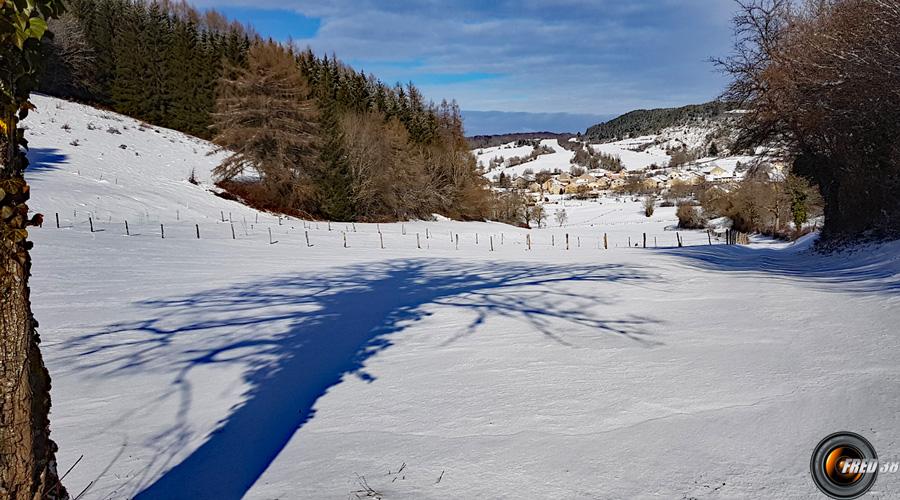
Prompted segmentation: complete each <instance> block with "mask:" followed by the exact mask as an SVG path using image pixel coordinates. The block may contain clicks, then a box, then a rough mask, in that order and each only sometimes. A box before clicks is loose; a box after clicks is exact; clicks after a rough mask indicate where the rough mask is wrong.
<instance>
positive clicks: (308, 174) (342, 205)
mask: <svg viewBox="0 0 900 500" xmlns="http://www.w3.org/2000/svg"><path fill="white" fill-rule="evenodd" d="M247 61H248V63H247V65H246V66H245V67H244V68H241V69H240V70H239V71H238V72H237V73H236V74H235V75H234V76H233V77H231V78H226V79H225V80H224V81H223V84H222V87H221V89H220V94H219V101H218V106H217V112H216V113H215V115H214V129H215V130H216V136H215V138H214V140H215V142H216V143H217V144H219V145H220V146H221V147H223V148H224V149H226V150H228V151H232V152H233V153H234V154H233V155H232V156H231V157H230V158H229V159H228V160H227V161H226V162H224V163H223V164H222V165H221V166H220V167H219V169H218V170H217V172H216V173H217V174H218V175H219V176H220V178H221V179H222V180H223V182H222V185H223V187H226V189H229V190H231V191H233V192H235V193H236V194H238V195H240V196H241V197H242V198H244V199H245V200H246V201H248V202H250V203H251V204H255V205H258V206H260V207H261V208H268V209H276V210H280V211H283V212H287V213H295V214H298V215H307V216H314V217H322V218H327V219H330V220H342V221H349V220H369V221H388V220H398V219H408V218H426V217H430V216H431V215H432V214H435V213H439V214H443V215H446V216H448V217H453V218H458V219H481V218H484V217H485V216H486V215H488V214H489V213H490V203H491V196H490V192H489V190H488V189H487V186H486V182H485V181H484V179H483V178H482V177H481V176H480V175H479V174H478V172H477V170H476V165H475V158H474V156H472V154H471V153H470V152H469V150H468V143H467V141H466V139H465V135H464V132H463V123H462V118H461V116H460V111H459V108H458V107H457V105H456V104H455V103H449V102H446V101H444V102H442V103H441V104H440V105H435V104H433V103H430V102H426V101H425V99H424V98H423V96H422V94H421V92H420V91H419V90H418V89H417V88H416V87H415V86H414V85H412V84H408V85H405V86H402V85H395V86H388V85H386V84H384V83H383V82H381V81H379V80H378V79H376V78H375V77H373V76H371V75H367V74H365V73H364V72H358V71H356V70H354V69H352V68H350V67H348V66H346V65H344V64H342V63H341V62H340V61H339V60H338V59H336V58H335V57H333V56H332V57H327V56H325V57H321V58H320V57H317V56H315V55H314V54H313V53H312V52H311V51H309V50H307V51H304V52H300V53H296V52H295V51H294V50H293V49H291V48H290V47H287V46H284V45H281V44H277V43H274V42H271V41H268V42H265V41H257V42H256V43H255V44H254V45H253V46H252V47H251V48H250V51H249V55H248V57H247ZM248 173H252V174H258V176H248V175H247V174H248Z"/></svg>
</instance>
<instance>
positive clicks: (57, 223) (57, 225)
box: [56, 212, 59, 229]
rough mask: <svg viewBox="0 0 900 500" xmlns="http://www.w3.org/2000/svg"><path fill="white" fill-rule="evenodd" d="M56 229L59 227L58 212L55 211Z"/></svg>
mask: <svg viewBox="0 0 900 500" xmlns="http://www.w3.org/2000/svg"><path fill="white" fill-rule="evenodd" d="M56 229H59V212H56Z"/></svg>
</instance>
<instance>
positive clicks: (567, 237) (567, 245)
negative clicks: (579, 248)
mask: <svg viewBox="0 0 900 500" xmlns="http://www.w3.org/2000/svg"><path fill="white" fill-rule="evenodd" d="M568 249H569V233H566V250H568Z"/></svg>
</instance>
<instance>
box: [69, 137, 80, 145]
mask: <svg viewBox="0 0 900 500" xmlns="http://www.w3.org/2000/svg"><path fill="white" fill-rule="evenodd" d="M69 145H70V146H75V147H78V146H80V144H78V139H75V140H74V141H72V142H70V143H69Z"/></svg>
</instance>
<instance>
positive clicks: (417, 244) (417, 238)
mask: <svg viewBox="0 0 900 500" xmlns="http://www.w3.org/2000/svg"><path fill="white" fill-rule="evenodd" d="M416 248H418V249H419V250H421V249H422V243H421V242H420V241H419V233H416Z"/></svg>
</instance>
